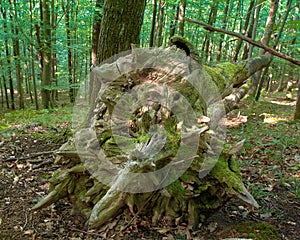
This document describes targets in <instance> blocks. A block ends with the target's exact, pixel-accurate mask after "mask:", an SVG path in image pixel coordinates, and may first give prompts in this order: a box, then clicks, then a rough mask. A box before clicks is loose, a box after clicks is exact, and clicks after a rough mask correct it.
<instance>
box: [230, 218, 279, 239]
mask: <svg viewBox="0 0 300 240" xmlns="http://www.w3.org/2000/svg"><path fill="white" fill-rule="evenodd" d="M234 229H235V230H236V231H237V232H238V233H240V234H241V236H242V237H247V238H252V239H254V240H266V239H272V240H280V239H281V238H280V236H279V233H278V229H277V228H276V227H274V226H272V225H269V224H267V223H254V222H253V223H252V222H250V223H249V222H248V223H242V224H239V225H237V226H236V227H235V228H234Z"/></svg>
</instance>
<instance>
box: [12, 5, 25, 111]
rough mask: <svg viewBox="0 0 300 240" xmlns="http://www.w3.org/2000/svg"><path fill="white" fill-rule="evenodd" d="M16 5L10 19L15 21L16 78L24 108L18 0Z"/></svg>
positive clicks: (21, 106)
mask: <svg viewBox="0 0 300 240" xmlns="http://www.w3.org/2000/svg"><path fill="white" fill-rule="evenodd" d="M9 3H10V4H11V1H10V0H9ZM13 5H14V9H15V10H14V12H13V11H11V12H10V20H11V22H12V23H13V26H12V34H13V36H12V42H13V52H14V57H15V63H16V78H17V88H18V93H19V108H20V109H24V108H25V105H24V96H23V94H24V93H23V86H22V85H23V74H22V67H21V60H20V57H21V54H20V41H19V29H18V27H17V26H16V24H15V20H16V19H15V18H16V17H17V12H16V11H17V10H16V5H17V4H16V1H15V0H14V2H13Z"/></svg>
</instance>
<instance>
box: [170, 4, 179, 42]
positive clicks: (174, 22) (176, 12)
mask: <svg viewBox="0 0 300 240" xmlns="http://www.w3.org/2000/svg"><path fill="white" fill-rule="evenodd" d="M173 12H174V19H173V20H172V21H171V23H170V38H172V37H173V36H175V32H176V25H177V21H178V15H179V6H176V5H175V4H174V5H173Z"/></svg>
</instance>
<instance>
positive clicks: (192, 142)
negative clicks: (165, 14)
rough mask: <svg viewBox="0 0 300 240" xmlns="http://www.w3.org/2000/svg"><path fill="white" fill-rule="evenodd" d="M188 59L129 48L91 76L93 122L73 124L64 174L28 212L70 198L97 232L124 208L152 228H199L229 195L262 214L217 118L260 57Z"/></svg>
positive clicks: (63, 153)
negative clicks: (210, 61)
mask: <svg viewBox="0 0 300 240" xmlns="http://www.w3.org/2000/svg"><path fill="white" fill-rule="evenodd" d="M176 41H180V39H179V38H177V39H175V38H173V42H176ZM186 45H187V44H186V43H185V46H186ZM186 47H188V46H186ZM188 49H190V47H188ZM189 51H190V53H191V52H193V51H191V49H190V50H189ZM185 53H186V52H185ZM185 53H184V52H183V51H182V50H178V49H176V48H174V47H170V48H167V49H162V48H159V49H133V50H132V52H131V53H128V54H127V55H126V54H125V55H124V56H123V57H120V58H119V59H117V60H116V61H113V62H112V63H106V64H103V65H101V66H99V67H96V68H95V69H94V73H93V76H96V77H97V78H98V79H99V81H100V83H101V88H100V90H99V93H98V98H97V99H96V103H95V104H94V105H93V106H95V109H92V110H93V111H92V113H93V114H92V117H90V118H88V119H87V120H86V119H85V120H84V121H83V122H80V120H78V121H79V124H78V125H77V126H80V128H78V129H77V131H76V134H75V135H74V137H73V138H71V139H70V140H69V141H68V142H67V143H66V144H64V145H63V146H62V147H61V148H60V149H59V151H58V152H57V158H56V164H61V166H62V167H61V169H60V170H59V171H57V172H56V173H55V174H54V175H53V177H52V179H51V181H50V182H51V187H50V193H49V195H48V196H47V197H45V198H44V199H43V200H42V201H41V202H39V203H37V205H36V206H34V208H33V209H35V210H36V209H39V208H42V207H47V206H49V205H50V204H52V203H55V202H57V201H58V200H59V199H61V198H64V197H69V198H70V200H71V201H72V203H73V204H74V206H76V209H80V211H81V213H82V214H83V215H85V217H86V219H88V220H87V226H88V227H89V228H98V227H100V226H101V225H103V224H105V223H107V222H108V221H109V220H111V219H112V218H114V217H116V216H117V215H118V214H120V213H122V212H123V211H124V209H126V208H127V209H128V210H129V211H130V212H131V213H133V214H140V215H148V216H152V221H153V223H156V222H157V221H159V220H160V219H161V218H163V217H164V218H166V219H169V221H170V222H171V223H173V224H174V223H175V222H176V223H178V221H179V222H183V221H184V222H188V223H189V225H190V226H191V227H196V226H197V225H198V223H199V222H201V221H204V220H205V218H206V217H207V216H209V215H210V214H211V213H212V212H214V211H216V210H217V209H219V208H220V207H221V206H223V205H224V203H225V202H226V201H228V200H229V199H230V198H232V197H236V198H238V199H241V200H242V201H244V202H245V203H246V204H249V205H252V206H255V207H258V205H257V203H256V201H255V200H254V199H253V197H252V196H251V194H250V193H249V192H248V191H247V190H246V188H245V186H244V185H243V182H242V175H241V173H240V172H239V169H238V168H237V164H236V161H237V159H236V158H235V155H234V154H235V152H236V151H237V150H238V149H239V148H240V144H238V146H228V145H226V144H225V141H224V137H225V130H226V129H224V126H223V124H222V117H224V114H225V106H224V102H223V101H224V98H225V97H226V96H228V95H230V94H231V93H232V92H233V89H234V87H236V86H240V85H242V84H243V83H244V82H245V80H246V79H247V78H248V77H249V76H250V75H251V74H253V73H254V72H255V70H259V69H261V68H262V67H263V64H262V63H263V62H264V61H265V59H264V57H262V58H258V59H255V60H249V61H246V62H243V63H240V64H231V63H222V64H218V65H217V66H214V67H208V66H202V65H201V64H199V62H197V61H195V59H194V58H191V57H190V56H186V54H185ZM258 62H259V63H260V64H259V65H258V64H256V63H258ZM255 64H256V65H255ZM254 65H255V69H254V68H253V66H254ZM87 89H88V88H87ZM79 98H80V97H79ZM82 99H83V98H82ZM84 106H85V105H80V106H79V108H78V109H77V111H76V110H75V115H76V114H80V112H81V111H83V109H84ZM81 120H82V119H81Z"/></svg>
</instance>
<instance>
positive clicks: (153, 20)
mask: <svg viewBox="0 0 300 240" xmlns="http://www.w3.org/2000/svg"><path fill="white" fill-rule="evenodd" d="M152 12H153V13H152V24H151V33H150V43H149V47H154V42H155V39H154V36H155V27H156V12H157V0H152Z"/></svg>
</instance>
